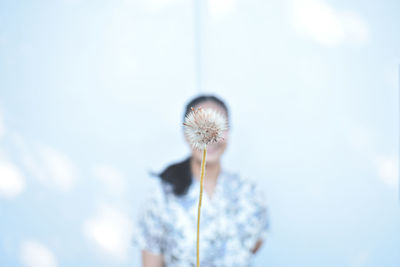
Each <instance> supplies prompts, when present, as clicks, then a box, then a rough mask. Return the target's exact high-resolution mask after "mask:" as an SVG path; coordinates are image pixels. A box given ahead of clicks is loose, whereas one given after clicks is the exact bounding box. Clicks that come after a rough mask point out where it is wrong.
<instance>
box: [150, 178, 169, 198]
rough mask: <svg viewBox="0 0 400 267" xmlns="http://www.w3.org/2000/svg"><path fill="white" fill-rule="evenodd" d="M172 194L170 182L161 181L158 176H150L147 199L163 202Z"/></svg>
mask: <svg viewBox="0 0 400 267" xmlns="http://www.w3.org/2000/svg"><path fill="white" fill-rule="evenodd" d="M171 194H172V186H171V184H169V183H167V182H165V181H163V180H162V179H161V178H160V177H158V176H152V177H151V178H150V181H149V183H148V187H147V192H146V195H147V200H148V201H149V202H154V203H157V204H160V203H165V201H166V200H167V199H168V198H169V196H170V195H171Z"/></svg>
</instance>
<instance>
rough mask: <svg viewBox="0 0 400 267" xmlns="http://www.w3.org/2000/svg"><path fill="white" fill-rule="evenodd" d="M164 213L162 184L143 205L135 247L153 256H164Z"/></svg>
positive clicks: (135, 234) (135, 233) (136, 232)
mask: <svg viewBox="0 0 400 267" xmlns="http://www.w3.org/2000/svg"><path fill="white" fill-rule="evenodd" d="M163 212H164V211H163V194H162V189H161V183H160V184H159V186H158V187H156V188H155V190H154V191H153V192H152V195H151V197H150V198H149V199H148V201H146V202H145V203H144V205H143V209H142V211H141V213H140V215H139V218H138V220H137V223H136V227H135V230H134V235H133V244H134V245H137V246H138V247H139V248H140V249H141V250H145V251H148V252H150V253H152V254H163V251H164V248H165V234H164V232H165V227H164V225H165V223H164V220H163Z"/></svg>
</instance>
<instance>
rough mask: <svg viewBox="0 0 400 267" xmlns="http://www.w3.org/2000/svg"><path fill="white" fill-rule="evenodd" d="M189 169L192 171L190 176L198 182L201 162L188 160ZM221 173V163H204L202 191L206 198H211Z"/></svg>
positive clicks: (192, 159)
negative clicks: (205, 193) (206, 195)
mask: <svg viewBox="0 0 400 267" xmlns="http://www.w3.org/2000/svg"><path fill="white" fill-rule="evenodd" d="M190 167H191V170H192V176H193V177H194V178H195V179H196V180H200V169H201V160H196V159H195V158H193V157H192V158H191V159H190ZM220 172H221V162H220V161H218V162H212V163H210V162H206V173H205V176H204V190H205V191H206V192H207V194H208V196H209V197H210V198H211V197H212V195H213V193H214V189H215V186H216V185H217V179H218V176H219V174H220Z"/></svg>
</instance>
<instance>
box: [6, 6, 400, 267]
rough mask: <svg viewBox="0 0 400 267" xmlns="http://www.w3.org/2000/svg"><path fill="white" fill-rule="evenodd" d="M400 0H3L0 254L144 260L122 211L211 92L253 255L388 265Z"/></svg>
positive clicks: (265, 261)
mask: <svg viewBox="0 0 400 267" xmlns="http://www.w3.org/2000/svg"><path fill="white" fill-rule="evenodd" d="M399 14H400V2H399V1H397V0H392V1H389V0H387V1H361V0H353V1H344V0H336V1H333V0H268V1H255V0H246V1H245V0H204V1H201V2H200V1H187V0H115V1H110V0H96V1H94V0H51V1H50V0H37V1H23V0H21V1H7V0H0V266H2V267H3V266H4V267H13V266H26V267H56V266H60V267H61V266H77V267H78V266H82V267H87V266H99V267H102V266H140V253H139V251H138V249H137V248H136V247H133V246H132V245H131V235H132V231H133V230H134V222H135V220H136V216H137V213H138V210H139V207H140V206H141V204H142V203H143V201H144V199H145V198H146V195H147V194H148V193H149V192H148V191H149V188H150V186H151V184H152V182H154V181H153V180H154V179H152V178H150V177H149V172H150V171H161V170H162V169H163V168H164V167H166V166H167V165H168V164H170V163H172V162H175V161H178V160H181V159H183V158H184V157H186V156H187V155H188V153H189V149H188V147H187V146H186V144H185V143H184V140H183V135H182V129H181V120H182V115H183V114H182V113H183V107H184V104H185V103H186V101H187V100H188V99H189V98H191V97H193V96H195V95H197V94H199V93H213V94H216V95H218V96H220V97H222V98H224V99H225V100H226V101H227V102H228V104H229V105H230V108H231V113H232V125H233V127H232V132H231V140H230V141H231V142H230V146H229V149H228V151H227V153H226V155H225V157H224V166H225V168H226V169H228V170H231V171H234V172H238V173H239V174H240V175H241V176H243V177H247V178H249V179H252V180H254V181H256V183H257V184H258V185H259V186H260V187H261V188H262V190H264V191H265V193H266V195H267V199H268V205H269V213H270V219H271V228H270V234H269V238H268V240H267V241H266V243H265V245H264V246H263V248H262V250H261V251H260V252H259V253H258V254H257V256H256V260H255V261H256V264H257V266H271V267H280V266H283V267H286V266H307V267H314V266H315V267H320V266H325V267H338V266H340V267H342V266H344V267H347V266H351V267H356V266H365V267H372V266H373V267H381V266H385V267H398V266H400V253H399V248H400V209H399V194H398V193H399V179H398V169H399V168H398V165H399V164H398V163H399V155H398V152H399V73H400V71H399V63H400V36H399V30H400V18H399Z"/></svg>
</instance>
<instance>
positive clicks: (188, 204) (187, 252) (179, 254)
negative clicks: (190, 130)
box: [134, 95, 268, 267]
mask: <svg viewBox="0 0 400 267" xmlns="http://www.w3.org/2000/svg"><path fill="white" fill-rule="evenodd" d="M192 107H194V108H198V107H201V108H203V109H214V110H216V111H218V112H219V113H221V114H223V115H225V116H226V118H227V120H228V121H229V112H228V108H227V106H226V104H225V103H224V102H223V101H222V100H221V99H219V98H217V97H215V96H210V95H202V96H198V97H196V98H194V99H193V100H191V101H190V102H189V103H188V104H187V106H186V109H185V113H184V117H185V116H186V115H187V114H188V113H189V112H190V111H191V108H192ZM186 142H187V143H188V140H186ZM228 142H229V130H227V131H225V132H224V138H223V140H221V141H219V142H217V143H214V144H211V145H209V146H207V158H206V176H205V180H204V192H205V195H204V196H203V203H202V208H201V221H200V266H201V267H219V266H221V267H222V266H224V267H230V266H232V267H233V266H235V267H242V266H243V267H244V266H251V259H252V255H253V254H254V253H255V252H256V251H257V250H258V249H259V248H260V247H261V244H262V243H263V241H264V240H265V237H266V231H267V227H268V220H267V211H266V205H265V202H264V200H263V197H262V194H261V193H260V192H259V191H258V190H257V188H256V187H255V185H254V184H252V183H251V182H249V181H247V180H245V179H242V178H241V177H239V176H238V175H235V174H232V173H230V172H228V171H226V170H225V169H224V168H222V166H221V157H222V155H223V154H224V152H225V150H226V147H227V144H228ZM188 145H189V143H188ZM201 159H202V152H201V151H199V150H196V149H193V148H191V155H190V156H189V157H188V158H187V159H185V160H184V161H182V162H179V163H176V164H172V165H170V166H169V167H167V168H166V169H165V170H164V171H163V172H162V173H161V174H160V175H159V177H160V179H159V183H158V185H157V186H156V188H155V189H154V191H153V192H152V196H151V197H150V200H149V201H148V202H146V203H145V206H144V207H143V213H142V215H141V216H140V218H139V221H138V225H137V231H138V232H137V234H136V235H135V237H134V241H135V243H136V244H137V245H138V246H139V247H140V249H141V250H142V262H143V266H144V267H162V266H166V267H189V266H196V229H197V204H198V200H199V189H200V185H199V179H200V178H199V176H200V168H201Z"/></svg>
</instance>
